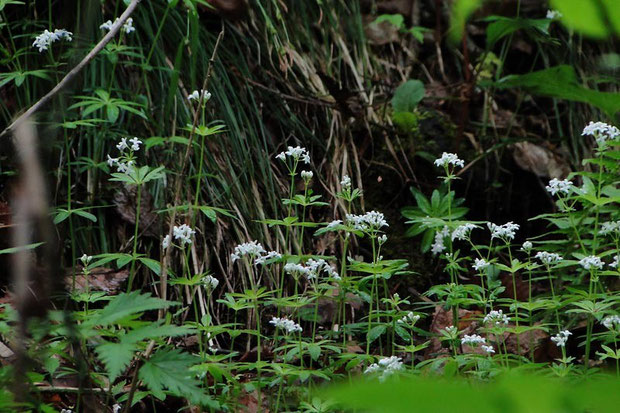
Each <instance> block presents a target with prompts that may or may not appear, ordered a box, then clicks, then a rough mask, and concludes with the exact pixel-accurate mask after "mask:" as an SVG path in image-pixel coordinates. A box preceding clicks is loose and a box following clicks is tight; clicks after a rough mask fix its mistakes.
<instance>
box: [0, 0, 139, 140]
mask: <svg viewBox="0 0 620 413" xmlns="http://www.w3.org/2000/svg"><path fill="white" fill-rule="evenodd" d="M140 1H141V0H131V3H130V4H129V6H127V9H125V12H124V13H123V14H121V17H119V19H118V21H117V22H116V23H115V24H114V25H113V26H112V28H111V29H110V32H109V33H108V34H106V35H105V36H104V37H103V39H101V41H99V43H97V45H96V46H95V47H94V48H93V49H92V50H91V51H90V52H89V53H88V54H87V55H86V57H84V59H82V61H81V62H80V63H78V64H77V65H76V66H75V67H74V68H73V69H71V71H70V72H69V73H67V74H66V75H65V77H63V78H62V80H61V81H60V82H58V84H57V85H56V86H54V88H53V89H52V90H50V91H49V92H48V93H47V94H46V95H45V96H43V97H42V98H41V99H39V101H38V102H37V103H35V104H34V105H32V106H31V107H30V108H29V109H28V110H27V111H26V112H24V113H23V114H21V115H20V116H19V117H18V118H17V119H15V121H13V123H11V124H10V125H9V126H8V127H7V128H6V129H4V130H3V131H2V133H0V138H2V137H3V136H4V135H6V134H8V133H9V132H11V131H14V130H15V128H16V127H17V126H18V125H19V124H20V123H22V122H24V121H25V120H26V119H29V118H30V117H31V116H32V115H33V114H34V113H35V112H37V111H38V110H39V109H41V108H42V107H43V106H45V105H47V104H48V103H49V102H50V101H51V100H52V98H53V97H54V96H55V95H56V94H57V93H58V92H60V91H61V90H62V89H63V88H64V87H65V86H67V84H69V82H71V81H72V80H73V78H74V77H75V76H77V74H78V73H79V72H80V71H81V70H82V69H84V67H86V65H88V63H90V61H91V60H93V59H94V58H95V56H97V55H98V54H99V52H101V51H102V50H103V48H104V47H105V46H106V45H107V44H108V43H109V42H110V40H112V39H113V38H114V37H115V36H116V34H117V33H118V32H119V30H120V29H121V27H123V24H125V22H126V21H127V19H128V18H129V16H131V13H133V11H134V10H135V9H136V7H138V3H140Z"/></svg>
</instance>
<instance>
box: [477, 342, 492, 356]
mask: <svg viewBox="0 0 620 413" xmlns="http://www.w3.org/2000/svg"><path fill="white" fill-rule="evenodd" d="M480 348H482V349H483V350H484V351H485V352H486V353H487V354H493V353H495V349H493V346H487V345H484V344H483V345H481V346H480Z"/></svg>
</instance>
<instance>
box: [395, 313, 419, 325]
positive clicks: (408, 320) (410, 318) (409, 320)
mask: <svg viewBox="0 0 620 413" xmlns="http://www.w3.org/2000/svg"><path fill="white" fill-rule="evenodd" d="M418 320H420V316H419V315H417V314H413V311H409V312H408V313H407V315H406V316H404V317H403V318H401V319H399V320H398V321H396V322H397V323H398V324H406V325H408V326H412V325H414V324H415V323H417V322H418Z"/></svg>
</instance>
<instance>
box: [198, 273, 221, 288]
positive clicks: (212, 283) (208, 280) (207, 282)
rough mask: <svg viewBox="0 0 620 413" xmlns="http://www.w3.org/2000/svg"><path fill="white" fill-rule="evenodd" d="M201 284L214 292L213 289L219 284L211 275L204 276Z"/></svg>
mask: <svg viewBox="0 0 620 413" xmlns="http://www.w3.org/2000/svg"><path fill="white" fill-rule="evenodd" d="M202 283H203V284H204V286H205V287H207V288H208V289H209V290H215V288H216V287H217V286H218V285H219V284H220V282H219V280H218V279H217V278H215V277H214V276H212V275H205V276H204V277H202Z"/></svg>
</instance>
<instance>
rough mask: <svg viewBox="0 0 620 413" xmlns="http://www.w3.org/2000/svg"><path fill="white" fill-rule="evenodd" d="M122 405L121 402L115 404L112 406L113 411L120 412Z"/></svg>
mask: <svg viewBox="0 0 620 413" xmlns="http://www.w3.org/2000/svg"><path fill="white" fill-rule="evenodd" d="M121 408H122V406H121V405H120V404H118V403H117V404H115V405H114V406H112V413H119V412H120V411H121Z"/></svg>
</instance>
